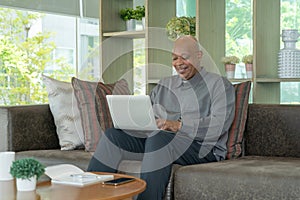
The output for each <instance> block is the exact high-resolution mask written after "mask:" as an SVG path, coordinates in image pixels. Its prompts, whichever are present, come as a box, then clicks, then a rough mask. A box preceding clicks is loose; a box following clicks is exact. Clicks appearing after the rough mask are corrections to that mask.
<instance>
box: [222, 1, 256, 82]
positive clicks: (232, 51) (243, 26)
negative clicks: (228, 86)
mask: <svg viewBox="0 0 300 200" xmlns="http://www.w3.org/2000/svg"><path fill="white" fill-rule="evenodd" d="M252 13H253V11H252V0H240V1H235V0H226V22H225V23H226V35H225V41H226V53H225V55H226V56H237V57H238V58H240V60H242V58H243V56H245V55H249V54H253V39H252ZM235 78H247V76H246V70H245V65H244V63H242V62H240V63H239V64H237V65H236V70H235Z"/></svg>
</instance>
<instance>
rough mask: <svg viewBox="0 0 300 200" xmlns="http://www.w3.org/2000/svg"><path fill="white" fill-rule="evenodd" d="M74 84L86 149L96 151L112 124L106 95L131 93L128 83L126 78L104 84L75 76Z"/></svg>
mask: <svg viewBox="0 0 300 200" xmlns="http://www.w3.org/2000/svg"><path fill="white" fill-rule="evenodd" d="M72 85H73V88H74V91H75V96H76V99H77V102H78V108H79V111H80V116H81V122H82V127H83V130H84V141H85V142H84V145H85V149H86V150H87V151H95V150H96V147H97V144H98V141H99V139H100V137H101V135H102V134H103V132H104V131H105V130H106V129H107V128H109V127H111V126H112V123H111V117H110V114H109V110H108V105H107V101H106V97H105V96H106V95H107V94H129V89H128V84H127V82H126V81H125V80H124V79H122V80H119V81H117V82H116V83H113V84H104V83H102V82H89V81H83V80H80V79H77V78H75V77H73V78H72Z"/></svg>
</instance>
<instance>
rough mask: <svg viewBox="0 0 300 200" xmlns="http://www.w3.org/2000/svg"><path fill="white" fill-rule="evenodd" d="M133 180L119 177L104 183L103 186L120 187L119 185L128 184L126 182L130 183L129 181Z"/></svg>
mask: <svg viewBox="0 0 300 200" xmlns="http://www.w3.org/2000/svg"><path fill="white" fill-rule="evenodd" d="M134 180H135V178H128V177H121V178H116V179H113V180H109V181H104V182H103V184H105V185H115V186H116V185H121V184H124V183H128V182H131V181H134Z"/></svg>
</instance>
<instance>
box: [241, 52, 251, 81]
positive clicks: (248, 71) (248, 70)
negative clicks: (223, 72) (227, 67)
mask: <svg viewBox="0 0 300 200" xmlns="http://www.w3.org/2000/svg"><path fill="white" fill-rule="evenodd" d="M242 62H243V63H245V68H246V74H247V78H252V71H253V55H251V54H250V55H245V56H244V57H243V58H242Z"/></svg>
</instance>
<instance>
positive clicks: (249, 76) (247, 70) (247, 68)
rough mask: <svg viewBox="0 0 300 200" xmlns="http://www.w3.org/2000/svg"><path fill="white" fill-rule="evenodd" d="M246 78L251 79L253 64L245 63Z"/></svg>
mask: <svg viewBox="0 0 300 200" xmlns="http://www.w3.org/2000/svg"><path fill="white" fill-rule="evenodd" d="M245 68H246V74H247V78H252V71H253V64H252V63H245Z"/></svg>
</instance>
